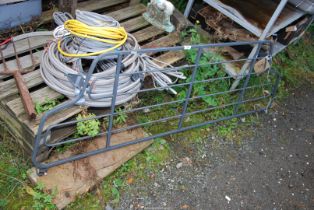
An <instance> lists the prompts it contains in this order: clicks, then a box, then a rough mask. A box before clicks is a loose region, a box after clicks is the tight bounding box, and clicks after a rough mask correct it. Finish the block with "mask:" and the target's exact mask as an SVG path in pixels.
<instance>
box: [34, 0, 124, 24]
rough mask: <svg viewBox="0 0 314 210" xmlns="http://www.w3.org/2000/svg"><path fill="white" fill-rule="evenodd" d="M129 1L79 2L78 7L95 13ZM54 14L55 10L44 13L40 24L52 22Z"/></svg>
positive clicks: (96, 0)
mask: <svg viewBox="0 0 314 210" xmlns="http://www.w3.org/2000/svg"><path fill="white" fill-rule="evenodd" d="M127 1H128V0H90V1H84V2H79V3H78V5H77V8H78V9H79V10H84V11H95V10H99V9H104V8H108V7H111V6H114V5H119V4H122V3H125V2H127ZM53 12H54V11H53V10H47V11H44V12H43V13H42V16H41V18H40V22H41V23H42V24H43V23H48V22H49V21H51V20H52V14H53Z"/></svg>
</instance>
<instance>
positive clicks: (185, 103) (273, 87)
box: [32, 41, 280, 175]
mask: <svg viewBox="0 0 314 210" xmlns="http://www.w3.org/2000/svg"><path fill="white" fill-rule="evenodd" d="M240 45H250V46H254V45H257V46H258V50H257V51H256V53H255V55H254V57H253V58H249V57H248V58H244V59H238V60H228V61H225V60H221V61H220V60H219V61H213V62H209V63H208V64H206V65H205V66H211V65H224V64H225V63H237V62H249V63H250V70H249V71H248V72H246V73H245V74H243V75H242V76H243V77H245V78H246V79H245V81H244V83H243V86H242V87H241V88H239V89H234V90H229V89H227V90H224V91H217V92H210V93H208V94H204V95H197V96H193V95H192V91H193V88H194V87H195V85H196V84H199V83H207V84H214V82H217V81H223V80H228V81H229V80H232V79H233V78H232V77H231V76H223V77H214V78H209V79H206V80H198V79H197V78H196V75H197V71H198V70H199V68H200V67H204V64H201V63H200V59H201V57H202V55H203V53H205V52H208V51H210V50H212V48H223V47H235V46H240ZM265 45H266V48H268V50H267V51H266V52H262V51H261V47H262V46H264V47H263V48H265ZM272 48H273V47H272V44H271V42H270V41H255V42H230V43H216V44H200V45H193V46H176V47H162V48H152V49H141V50H138V51H116V52H113V53H110V55H115V56H116V58H117V59H116V60H117V65H116V73H115V75H114V78H115V82H114V87H113V93H112V95H111V96H110V97H111V98H112V103H111V107H110V110H109V113H108V112H104V114H101V115H97V116H96V117H92V118H89V119H84V120H80V121H86V120H90V119H103V118H109V123H108V129H107V131H105V132H102V133H100V134H99V135H98V136H106V137H107V138H106V146H105V147H103V148H101V149H97V150H93V151H89V152H86V153H81V154H78V155H74V156H71V157H68V158H65V159H61V160H56V161H53V162H49V163H43V162H40V161H38V160H37V156H38V155H39V153H40V151H42V149H46V150H50V149H51V148H54V147H58V146H61V145H64V144H67V143H71V142H72V143H73V142H80V141H86V140H90V137H89V136H84V137H80V138H70V139H66V140H65V141H62V142H50V141H49V140H50V139H49V137H50V136H51V133H52V132H53V130H54V129H59V128H62V127H65V126H71V125H72V126H75V125H76V123H77V122H80V121H78V120H72V121H69V122H63V123H59V124H57V125H52V126H49V127H48V128H47V129H46V131H44V126H45V122H46V120H47V118H48V117H49V116H52V115H54V114H55V113H58V112H59V111H61V110H64V109H68V108H70V107H73V106H76V104H77V103H78V102H79V101H80V100H81V99H82V98H83V97H84V93H85V92H86V91H88V89H89V85H90V79H91V75H92V73H93V72H94V69H95V67H96V65H97V63H98V62H99V61H100V60H102V59H104V57H106V56H108V55H109V54H106V55H100V56H98V57H96V58H95V59H94V60H93V62H92V64H91V65H90V68H89V70H88V72H87V74H86V77H85V79H82V80H83V82H82V83H81V88H80V93H79V94H78V95H77V96H76V97H75V98H73V99H72V100H69V101H67V102H66V103H64V104H61V105H58V106H57V107H55V108H54V109H53V110H50V111H48V112H46V113H45V114H44V115H43V117H42V118H41V121H40V124H39V127H38V132H37V135H36V138H35V143H34V150H33V154H32V161H33V164H34V166H35V167H36V168H37V169H38V174H39V175H43V174H45V173H46V172H47V170H48V169H49V168H51V167H54V166H58V165H61V164H64V163H67V162H70V161H74V160H79V159H82V158H86V157H89V156H92V155H96V154H100V153H103V152H107V151H111V150H115V149H118V148H122V147H125V146H129V145H133V144H137V143H141V142H145V141H149V140H152V139H155V138H160V137H163V136H167V135H171V134H176V133H179V132H182V131H187V130H189V129H193V128H199V127H202V126H206V125H209V124H213V123H217V122H220V121H223V120H229V119H232V118H237V117H243V116H246V115H249V114H253V113H256V112H263V111H267V110H268V108H269V107H270V105H271V102H272V100H273V98H274V96H275V94H276V91H277V87H278V84H279V81H280V76H279V74H278V73H276V71H274V70H272V69H269V71H268V73H267V74H266V76H267V78H268V77H269V76H271V77H273V78H274V79H273V80H266V81H265V83H263V84H260V85H249V82H250V80H251V77H252V76H253V75H255V73H254V64H255V63H256V61H257V60H258V59H261V58H264V57H265V56H266V57H268V58H269V59H270V60H269V62H270V63H271V55H272V50H273V49H272ZM186 50H196V51H197V56H196V59H195V62H194V64H188V65H187V64H184V65H181V66H177V67H172V66H170V67H169V68H168V67H167V68H164V69H156V70H155V71H163V72H167V71H186V70H190V71H191V80H190V81H183V82H182V83H176V84H172V85H169V86H167V87H166V88H165V87H163V88H160V87H153V88H144V89H141V90H139V91H138V92H137V93H138V94H141V93H145V92H150V91H161V90H165V89H167V88H170V87H171V88H174V87H182V86H187V87H188V89H187V90H186V97H185V98H184V99H180V100H172V101H166V102H162V103H156V104H152V105H148V106H140V107H135V108H132V109H130V110H124V113H136V112H140V111H144V110H147V109H154V108H157V107H163V106H166V105H175V104H177V106H176V107H177V108H179V109H180V110H181V108H182V111H180V112H179V111H178V109H177V111H178V112H179V113H178V114H177V115H174V116H167V117H164V118H159V119H157V120H153V121H149V122H144V123H137V124H134V125H131V126H127V127H123V128H118V129H114V128H113V120H114V117H115V116H117V115H118V114H119V113H117V112H115V101H116V97H117V95H118V94H117V90H118V84H119V83H118V80H119V75H120V70H121V66H122V63H121V61H122V58H123V57H124V56H127V55H129V54H131V53H132V54H134V53H136V54H138V55H139V56H141V55H145V54H151V53H162V52H178V51H186ZM131 76H132V75H130V77H131ZM111 78H112V77H111ZM270 81H271V82H270ZM266 87H268V88H270V89H269V94H267V95H265V94H261V95H259V96H254V97H252V98H246V97H245V96H246V92H247V91H249V90H251V89H261V88H266ZM165 94H167V93H165ZM225 95H232V96H237V95H238V97H235V99H234V100H233V101H231V102H230V103H228V104H224V103H222V104H218V105H217V106H208V107H203V108H199V109H197V110H194V111H189V108H190V105H192V104H194V102H195V101H196V102H197V100H200V99H202V98H204V97H209V96H210V97H218V96H225ZM261 101H263V102H265V106H264V107H262V108H261V107H260V108H256V107H254V108H253V109H252V110H245V111H239V110H240V107H241V106H242V105H244V104H249V103H253V102H254V103H255V102H256V103H257V102H261ZM227 107H233V113H232V114H230V115H227V116H223V117H219V118H217V119H211V120H206V121H204V122H200V123H198V124H192V125H184V120H185V119H186V117H187V116H191V115H194V114H201V113H205V114H206V113H208V115H209V116H210V112H211V111H213V110H217V109H226V108H227ZM143 114H146V113H143ZM174 119H176V120H178V125H177V128H175V129H172V130H169V131H161V132H160V133H158V134H155V135H152V136H147V137H144V138H140V139H134V140H132V141H129V142H125V143H121V144H116V145H112V144H111V136H112V135H113V134H115V133H119V132H123V131H127V130H131V129H134V128H138V127H145V126H148V125H153V124H154V123H161V122H163V123H164V122H169V121H171V120H174Z"/></svg>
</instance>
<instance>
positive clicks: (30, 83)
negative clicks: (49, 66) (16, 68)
mask: <svg viewBox="0 0 314 210" xmlns="http://www.w3.org/2000/svg"><path fill="white" fill-rule="evenodd" d="M23 80H24V82H25V84H26V86H27V87H28V88H32V87H35V86H37V85H39V84H41V83H43V82H44V81H43V79H42V77H41V75H40V72H39V70H36V71H33V72H30V73H27V74H24V75H23ZM17 93H18V89H17V87H16V84H15V80H14V79H10V80H7V81H5V82H1V83H0V100H2V99H4V98H6V97H8V96H12V95H14V94H17Z"/></svg>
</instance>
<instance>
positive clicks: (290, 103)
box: [120, 86, 314, 210]
mask: <svg viewBox="0 0 314 210" xmlns="http://www.w3.org/2000/svg"><path fill="white" fill-rule="evenodd" d="M260 120H261V121H262V122H261V123H258V125H255V126H251V127H250V128H249V129H253V131H254V135H252V136H250V137H247V138H246V139H243V140H242V142H243V143H242V144H241V146H237V145H234V144H232V142H231V141H223V140H220V139H218V138H217V137H215V136H211V137H209V139H210V141H205V142H204V143H203V144H202V145H201V146H200V145H199V144H198V146H197V145H194V146H192V148H191V151H184V150H182V149H180V143H174V144H172V145H171V147H172V148H171V149H172V150H173V154H174V155H173V159H172V160H171V161H170V162H169V163H167V164H166V166H165V167H164V168H163V169H162V170H161V172H160V173H159V174H157V175H156V176H155V177H154V178H152V181H151V182H149V183H135V184H134V185H133V186H132V187H131V189H130V191H128V192H125V193H124V194H122V197H121V203H120V209H129V208H131V209H272V210H279V209H284V210H286V209H314V188H313V186H314V167H313V160H314V147H313V146H314V145H313V144H314V91H313V88H312V87H307V86H303V87H302V88H299V89H297V90H295V91H294V92H293V93H291V96H290V97H289V98H288V99H287V100H286V101H285V102H283V103H281V104H280V105H275V106H274V108H273V109H272V110H271V113H269V114H265V115H262V117H261V119H260Z"/></svg>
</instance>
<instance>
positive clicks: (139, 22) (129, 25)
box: [121, 16, 150, 32]
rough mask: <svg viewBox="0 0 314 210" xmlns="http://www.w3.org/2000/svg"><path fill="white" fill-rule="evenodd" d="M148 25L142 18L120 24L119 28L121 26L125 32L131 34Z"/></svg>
mask: <svg viewBox="0 0 314 210" xmlns="http://www.w3.org/2000/svg"><path fill="white" fill-rule="evenodd" d="M148 25H150V23H149V22H147V21H146V20H145V19H144V18H143V17H142V16H139V17H136V18H133V19H131V20H128V21H126V22H123V23H121V26H123V27H124V28H125V29H126V31H127V32H133V31H136V30H138V29H141V28H144V27H146V26H148Z"/></svg>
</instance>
